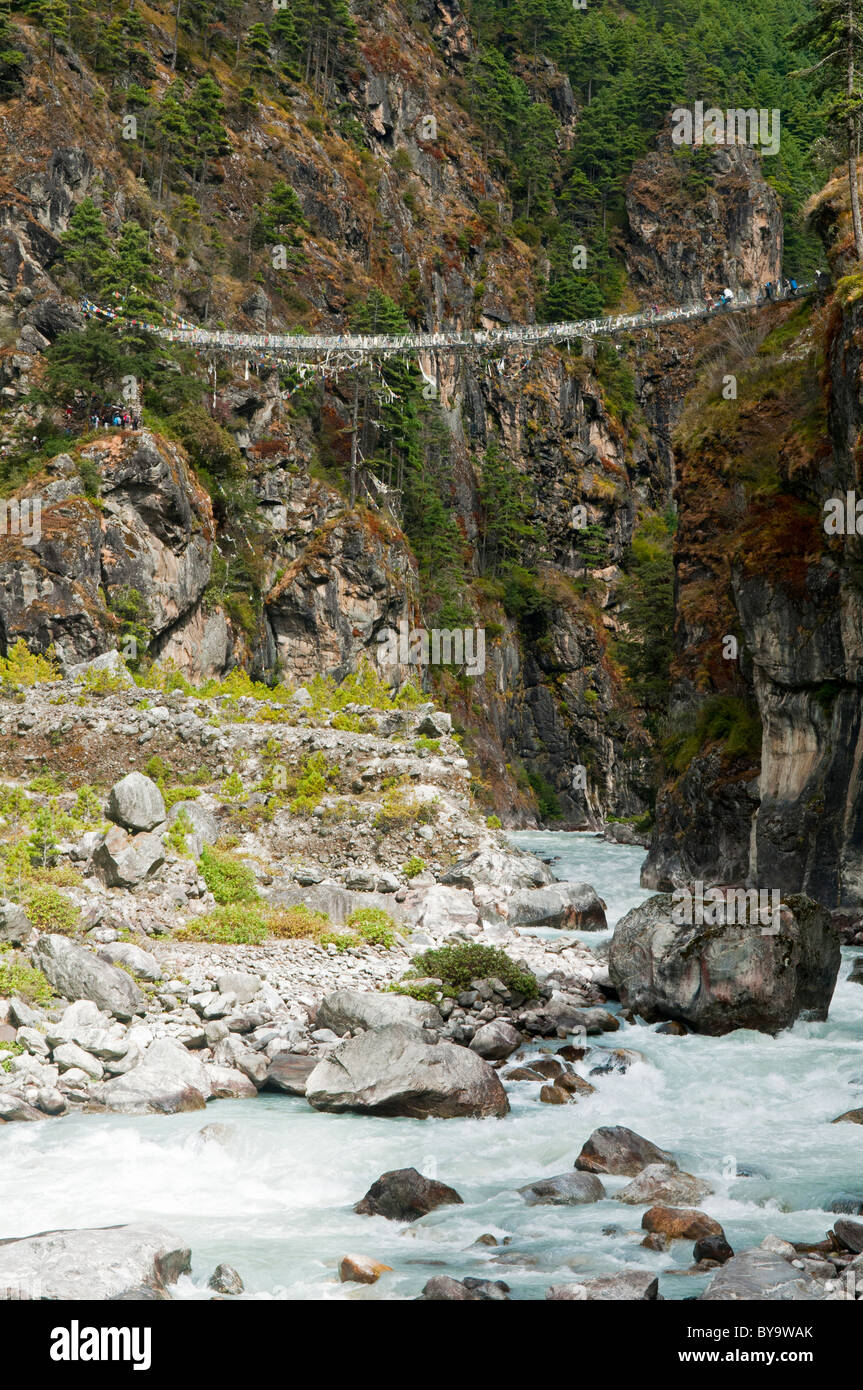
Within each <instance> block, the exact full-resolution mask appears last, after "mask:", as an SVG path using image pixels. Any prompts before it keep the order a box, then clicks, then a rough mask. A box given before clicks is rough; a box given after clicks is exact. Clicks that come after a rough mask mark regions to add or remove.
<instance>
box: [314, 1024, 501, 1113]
mask: <svg viewBox="0 0 863 1390" xmlns="http://www.w3.org/2000/svg"><path fill="white" fill-rule="evenodd" d="M306 1099H307V1100H308V1101H309V1103H310V1105H312V1106H313V1107H314V1108H315V1110H331V1111H336V1112H341V1111H346V1110H354V1111H359V1112H361V1113H366V1114H372V1115H410V1116H412V1117H413V1118H414V1119H423V1118H425V1116H427V1115H434V1116H436V1117H437V1118H438V1119H452V1118H455V1117H458V1116H465V1115H473V1116H492V1115H493V1116H502V1115H506V1114H507V1113H508V1111H509V1101H508V1100H507V1098H506V1091H505V1090H504V1088H503V1086H502V1084H501V1081H500V1078H499V1077H498V1075H497V1072H496V1071H495V1070H494V1068H493V1067H492V1066H491V1065H490V1064H489V1063H488V1062H486V1061H485V1060H484V1059H483V1058H482V1057H478V1056H477V1054H476V1053H475V1052H471V1051H470V1049H469V1048H466V1047H459V1046H457V1045H456V1044H455V1043H437V1044H434V1045H430V1044H428V1043H424V1042H421V1041H420V1040H419V1038H418V1037H417V1034H416V1031H415V1030H414V1029H412V1028H405V1027H403V1026H402V1025H400V1024H396V1025H390V1026H389V1027H386V1028H380V1029H378V1030H377V1031H376V1032H369V1033H363V1034H362V1035H361V1036H360V1037H357V1038H351V1039H350V1040H349V1041H348V1042H344V1043H342V1044H341V1046H340V1047H338V1048H336V1049H335V1050H334V1051H333V1052H332V1053H330V1055H329V1056H328V1057H325V1058H324V1059H323V1060H322V1061H320V1062H319V1063H318V1065H317V1066H316V1067H315V1070H314V1071H313V1072H312V1074H311V1076H310V1077H309V1079H308V1083H307V1086H306Z"/></svg>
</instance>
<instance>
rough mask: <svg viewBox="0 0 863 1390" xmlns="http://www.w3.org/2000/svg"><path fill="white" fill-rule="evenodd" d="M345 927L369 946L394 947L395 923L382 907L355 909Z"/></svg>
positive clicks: (395, 937)
mask: <svg viewBox="0 0 863 1390" xmlns="http://www.w3.org/2000/svg"><path fill="white" fill-rule="evenodd" d="M347 925H348V926H349V927H352V928H353V930H354V931H355V932H356V933H357V936H359V937H361V938H362V940H363V941H365V942H367V943H368V945H369V946H386V947H387V949H389V947H391V946H395V944H396V941H397V938H398V931H397V929H396V924H395V922H394V921H393V919H392V917H391V916H390V914H389V913H388V912H384V910H383V908H382V907H359V908H357V910H356V911H355V912H352V913H351V915H350V917H349V918H348V922H347Z"/></svg>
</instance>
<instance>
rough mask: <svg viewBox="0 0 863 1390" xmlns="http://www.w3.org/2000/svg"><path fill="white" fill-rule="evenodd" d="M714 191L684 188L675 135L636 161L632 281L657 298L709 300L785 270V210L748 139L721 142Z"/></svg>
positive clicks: (629, 194)
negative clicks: (697, 196)
mask: <svg viewBox="0 0 863 1390" xmlns="http://www.w3.org/2000/svg"><path fill="white" fill-rule="evenodd" d="M708 170H709V178H710V183H711V186H710V189H709V191H708V192H707V194H706V195H705V197H704V198H703V199H702V200H701V201H700V202H696V201H695V200H694V199H693V197H692V194H691V193H690V192H688V191H687V189H686V185H685V176H684V174H683V172H682V163H681V159H680V157H678V158H675V152H674V146H673V145H672V142H671V138H670V134H663V135H660V136H659V138H658V140H657V149H656V151H655V152H654V153H652V154H648V155H646V156H645V158H644V159H642V160H640V161H639V163H638V164H636V166H635V168H634V169H633V172H632V174H631V176H630V179H629V183H628V184H627V189H626V209H627V214H628V217H629V226H630V229H631V239H630V244H629V246H628V247H627V262H628V265H629V271H630V276H631V279H632V283H633V286H634V288H635V289H636V291H637V292H640V293H641V294H642V295H643V296H644V297H645V299H648V298H649V299H650V300H656V302H658V303H660V304H689V303H692V302H693V301H695V300H700V301H702V302H703V301H704V299H705V297H706V294H707V292H708V291H710V292H712V293H713V294H716V293H717V292H718V291H721V290H723V289H725V288H726V286H727V287H728V288H729V289H731V290H733V291H734V292H735V293H743V294H747V295H749V294H752V293H753V292H754V291H757V290H759V289H761V288H762V287H763V286H764V285H765V284H766V283H767V281H768V280H771V281H774V282H775V281H776V279H777V278H778V276H779V274H780V272H781V269H782V208H781V205H780V201H779V198H778V196H777V194H776V193H775V192H774V190H773V189H772V188H771V187H770V185H769V184H768V183H767V182H766V180H765V178H764V176H763V174H762V172H761V167H760V164H759V161H758V158H757V156H756V155H755V154H754V153H753V151H752V150H751V149H749V148H748V147H747V146H745V145H742V144H741V145H730V146H717V147H715V148H714V149H713V151H712V152H711V154H710V156H709V159H708Z"/></svg>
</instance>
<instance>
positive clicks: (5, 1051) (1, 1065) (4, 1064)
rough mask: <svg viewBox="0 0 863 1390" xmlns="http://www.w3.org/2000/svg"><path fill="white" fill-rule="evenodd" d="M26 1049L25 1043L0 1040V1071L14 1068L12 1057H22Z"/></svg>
mask: <svg viewBox="0 0 863 1390" xmlns="http://www.w3.org/2000/svg"><path fill="white" fill-rule="evenodd" d="M23 1051H24V1048H23V1045H22V1044H21V1043H19V1042H0V1058H2V1059H3V1060H2V1061H0V1071H11V1070H12V1058H13V1057H20V1056H21V1053H22V1052H23Z"/></svg>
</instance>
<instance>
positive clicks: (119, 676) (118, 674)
mask: <svg viewBox="0 0 863 1390" xmlns="http://www.w3.org/2000/svg"><path fill="white" fill-rule="evenodd" d="M101 671H104V672H105V673H106V675H108V676H110V677H111V679H112V681H114V682H116V683H119V684H120V685H122V686H125V687H126V688H127V689H134V687H135V677H134V676H133V675H132V672H131V671H130V670H129V668H128V666H127V665H126V663H125V661H124V660H123V658H122V656H121V655H120V653H119V652H118V651H116V650H112V651H109V652H101V653H100V654H99V656H94V657H93V660H92V661H76V662H74V663H73V665H71V666H67V667H66V671H65V675H66V676H67V677H68V679H69V680H73V681H80V680H84V679H85V678H86V677H87V676H89V675H90V673H91V672H93V673H94V674H97V673H98V672H101Z"/></svg>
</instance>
